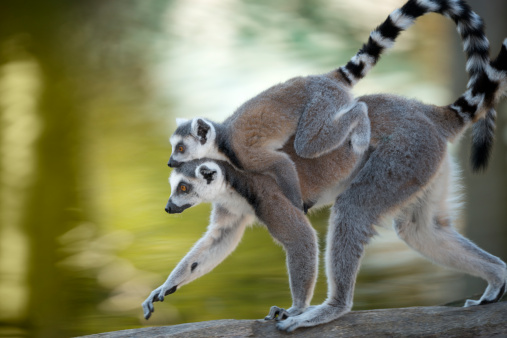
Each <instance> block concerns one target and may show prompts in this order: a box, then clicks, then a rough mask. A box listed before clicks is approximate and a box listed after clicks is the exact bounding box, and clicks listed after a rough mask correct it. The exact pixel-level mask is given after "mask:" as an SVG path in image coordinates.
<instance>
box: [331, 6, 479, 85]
mask: <svg viewBox="0 0 507 338" xmlns="http://www.w3.org/2000/svg"><path fill="white" fill-rule="evenodd" d="M430 12H433V13H439V14H442V15H445V16H447V17H449V18H451V19H452V20H454V22H455V23H456V25H457V29H458V32H459V33H460V35H461V38H462V40H463V46H464V51H465V54H466V57H467V65H466V70H467V71H468V73H469V74H470V82H469V86H470V85H472V84H473V82H475V81H476V79H477V77H478V74H481V73H482V72H483V71H484V68H485V65H486V64H487V63H488V62H489V41H488V39H487V38H486V36H485V34H484V24H483V22H482V19H481V18H480V17H479V16H478V15H477V14H476V13H475V12H473V11H472V10H471V8H470V6H469V5H468V4H466V3H465V2H464V1H462V0H409V1H407V3H405V5H403V6H402V7H401V8H398V9H396V10H395V11H393V12H392V13H391V14H389V16H388V17H387V19H386V20H385V21H384V22H383V23H382V24H381V25H380V26H378V27H377V28H376V29H375V30H373V31H372V32H371V33H370V37H369V39H368V42H367V43H366V44H364V45H363V47H362V48H361V49H360V50H359V51H358V52H357V54H356V55H354V57H353V58H352V59H350V61H349V62H348V63H347V64H346V65H345V66H342V67H340V68H339V69H338V71H339V72H340V73H341V75H342V76H343V77H344V78H345V80H346V81H347V82H348V83H349V85H351V86H353V85H354V84H356V83H357V81H359V80H360V79H362V78H363V77H364V76H366V74H367V73H368V71H369V70H370V69H371V68H372V67H373V66H374V65H375V64H376V63H377V61H378V60H379V58H380V55H381V53H382V52H383V51H384V50H385V49H387V48H390V47H392V46H393V45H394V41H395V39H396V38H397V37H398V35H399V34H400V33H401V32H402V31H403V30H405V29H407V28H409V27H410V26H412V24H413V23H414V21H415V19H417V18H418V17H420V16H422V15H424V14H426V13H430Z"/></svg>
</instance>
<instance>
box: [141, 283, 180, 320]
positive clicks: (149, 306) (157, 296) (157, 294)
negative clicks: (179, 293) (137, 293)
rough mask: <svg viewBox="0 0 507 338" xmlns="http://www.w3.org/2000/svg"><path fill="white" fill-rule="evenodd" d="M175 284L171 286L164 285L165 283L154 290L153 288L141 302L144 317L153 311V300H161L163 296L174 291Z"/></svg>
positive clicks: (146, 317) (148, 316)
mask: <svg viewBox="0 0 507 338" xmlns="http://www.w3.org/2000/svg"><path fill="white" fill-rule="evenodd" d="M176 289H177V286H176V285H174V286H172V287H168V286H166V284H162V285H161V286H159V287H158V288H156V289H155V290H153V291H152V292H151V293H150V295H149V296H148V298H146V300H145V301H144V302H143V312H144V318H145V319H149V318H150V317H151V314H152V313H153V312H155V307H154V306H153V303H154V302H163V301H164V296H167V295H170V294H171V293H174V292H176Z"/></svg>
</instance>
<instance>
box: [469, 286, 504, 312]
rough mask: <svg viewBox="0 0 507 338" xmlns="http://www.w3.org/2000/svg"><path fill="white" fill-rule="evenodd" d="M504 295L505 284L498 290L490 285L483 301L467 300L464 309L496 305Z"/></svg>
mask: <svg viewBox="0 0 507 338" xmlns="http://www.w3.org/2000/svg"><path fill="white" fill-rule="evenodd" d="M504 293H505V283H504V284H503V285H502V286H501V287H496V288H495V287H493V286H491V285H488V287H487V288H486V291H484V294H483V295H482V297H481V299H479V300H473V299H467V300H466V302H465V305H464V307H470V306H476V305H485V304H491V303H496V302H498V301H499V300H500V299H501V298H502V296H503V295H504Z"/></svg>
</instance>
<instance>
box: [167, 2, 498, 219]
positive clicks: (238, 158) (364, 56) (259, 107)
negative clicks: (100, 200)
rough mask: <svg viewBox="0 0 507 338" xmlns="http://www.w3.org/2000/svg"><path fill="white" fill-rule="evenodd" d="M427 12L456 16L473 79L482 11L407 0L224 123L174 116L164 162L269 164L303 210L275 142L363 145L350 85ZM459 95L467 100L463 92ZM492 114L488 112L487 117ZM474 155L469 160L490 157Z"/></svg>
mask: <svg viewBox="0 0 507 338" xmlns="http://www.w3.org/2000/svg"><path fill="white" fill-rule="evenodd" d="M428 12H437V13H441V14H444V15H446V16H448V17H450V18H452V19H453V20H454V21H455V22H456V24H457V28H458V31H459V33H460V35H461V37H462V38H463V42H464V49H465V52H466V55H467V57H468V62H467V70H468V71H469V73H470V76H471V79H470V81H471V82H475V81H476V78H477V74H478V73H479V72H481V71H482V70H483V64H484V63H486V62H487V60H488V48H489V43H488V41H487V39H486V38H485V36H484V32H483V24H482V20H481V19H480V17H479V16H478V15H477V14H475V13H474V12H473V11H472V10H471V9H470V7H469V6H468V5H467V4H465V3H464V2H463V1H461V0H409V1H408V2H407V3H406V4H405V5H404V6H403V7H401V8H399V9H397V10H395V11H394V12H392V13H391V14H390V15H389V17H388V18H387V19H386V20H385V21H384V22H383V23H382V24H381V25H380V26H379V27H378V28H377V29H375V30H374V31H373V32H372V33H371V34H370V37H369V40H368V42H367V43H366V44H365V45H364V46H363V48H361V49H360V50H359V52H358V53H357V54H356V55H355V56H354V57H353V58H352V59H351V60H350V61H349V62H348V63H347V64H346V65H345V66H342V67H340V68H338V69H337V70H335V71H332V72H330V73H327V74H324V75H316V76H308V77H297V78H293V79H291V80H288V81H287V82H285V83H282V84H278V85H275V86H273V87H271V88H269V89H267V90H266V91H264V92H262V93H260V94H259V95H257V96H255V97H254V98H252V99H250V100H249V101H247V102H246V103H244V104H243V105H242V106H240V107H239V108H238V109H237V110H236V112H235V113H234V114H233V115H232V116H230V117H229V118H227V119H226V120H225V121H224V122H223V123H216V122H211V121H208V120H205V119H203V118H194V119H192V120H182V119H178V120H177V123H178V128H177V129H176V131H175V133H174V134H173V135H172V137H171V139H170V141H171V144H172V147H173V153H172V155H171V158H170V160H169V166H171V167H176V166H178V165H179V164H180V163H181V162H185V161H188V160H191V159H195V158H202V157H210V158H216V159H225V160H227V161H229V162H231V163H232V164H233V165H235V166H236V167H237V168H239V169H243V170H246V171H249V172H267V173H269V174H271V175H272V176H273V177H274V178H275V179H276V182H277V183H278V185H279V186H280V188H281V189H282V191H283V192H284V194H285V196H287V198H288V199H289V200H290V201H291V202H292V203H293V204H294V205H295V206H297V207H300V208H301V207H302V208H304V209H305V210H306V208H307V207H308V206H309V205H308V201H302V199H301V191H300V189H299V182H298V177H297V172H296V170H295V166H294V163H293V161H291V159H290V158H289V157H288V156H287V155H286V154H285V153H283V152H281V151H280V148H281V147H282V146H283V145H284V144H285V143H286V142H287V140H288V139H289V138H290V137H291V136H293V135H295V138H294V149H295V150H296V153H297V154H298V155H299V156H301V157H304V158H314V157H317V156H320V155H323V154H325V153H328V152H329V151H331V150H333V149H335V148H337V147H339V146H340V145H341V144H343V142H344V140H345V139H350V142H351V144H352V147H353V149H354V150H355V151H356V152H357V153H358V154H360V153H362V152H363V151H364V150H365V149H366V148H367V146H368V141H369V137H370V124H369V121H368V116H367V107H366V105H365V104H364V103H363V102H358V101H357V100H354V98H353V96H352V94H351V92H350V90H351V88H352V86H353V85H354V84H355V83H356V82H357V81H358V80H359V79H361V78H362V77H364V76H365V74H366V73H367V72H368V70H369V69H370V68H371V67H372V66H373V65H375V63H376V62H377V60H378V59H379V57H380V54H381V53H382V52H383V50H384V49H386V48H389V47H391V46H392V45H393V44H394V40H395V38H396V37H397V36H398V34H399V33H400V32H401V31H402V30H404V29H406V28H408V27H410V25H412V23H413V22H414V20H415V19H416V18H417V17H419V16H421V15H423V14H426V13H428ZM462 101H463V103H464V104H469V102H468V101H467V98H466V97H463V100H462ZM492 113H494V111H492ZM494 116H495V115H494V114H490V115H488V117H489V118H490V120H491V118H492V117H493V118H494ZM490 125H493V126H494V119H493V124H491V123H483V124H479V125H478V126H482V128H476V129H475V130H478V131H479V132H478V133H476V135H477V136H479V137H476V138H475V140H476V141H475V144H480V145H486V148H487V145H488V144H489V143H488V142H487V141H488V140H491V139H492V136H491V135H492V134H488V133H487V131H488V130H490V129H488V128H487V127H488V126H490ZM349 134H351V135H352V136H351V137H350V138H349ZM483 135H486V136H485V137H484V136H483ZM488 135H489V136H490V137H487V136H488ZM483 148H484V147H477V146H476V147H475V148H474V149H480V150H481V151H475V152H474V154H477V153H479V154H482V153H484V152H483V151H482V149H483ZM474 158H475V159H476V162H477V163H476V165H475V166H474V167H480V166H481V165H482V164H483V163H485V162H486V160H487V157H477V156H476V157H474ZM303 202H304V203H303Z"/></svg>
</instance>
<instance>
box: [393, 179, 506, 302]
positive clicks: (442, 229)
mask: <svg viewBox="0 0 507 338" xmlns="http://www.w3.org/2000/svg"><path fill="white" fill-rule="evenodd" d="M446 174H447V172H446V171H444V172H442V173H441V174H440V176H439V177H437V178H436V180H435V181H434V182H433V183H432V185H431V186H430V187H429V189H427V190H426V191H425V194H424V195H422V196H421V197H420V198H419V199H418V200H417V201H416V202H415V203H414V204H412V205H411V206H410V207H409V208H407V209H405V210H404V211H403V213H402V214H401V215H400V216H399V217H398V219H397V220H396V222H395V229H396V232H397V234H398V236H399V237H400V238H401V239H402V240H404V241H405V242H406V243H407V244H408V245H409V246H410V247H412V248H413V249H414V250H416V251H418V252H419V253H421V254H422V255H423V256H425V257H427V258H428V259H430V260H431V261H433V262H435V263H437V264H440V265H443V266H446V267H450V268H453V269H456V270H458V271H462V272H465V273H468V274H470V275H473V276H477V277H480V278H482V279H484V280H486V281H487V282H488V287H487V288H486V290H485V292H484V294H483V295H482V297H481V298H480V299H479V300H467V301H466V303H465V306H472V305H481V304H488V303H493V302H497V301H498V300H500V298H501V297H502V296H503V294H504V292H505V283H506V265H505V263H504V262H503V261H502V260H500V259H499V258H498V257H495V256H493V255H491V254H489V253H487V252H486V251H484V250H482V249H480V248H479V247H478V246H477V245H475V244H474V243H472V242H471V241H469V240H468V239H466V238H465V237H463V236H461V235H460V234H459V233H458V232H456V230H455V229H454V228H453V226H452V217H451V216H450V212H449V210H448V209H447V204H446V199H447V198H448V196H447V193H446V189H445V185H446V182H445V181H446V177H445V176H446ZM443 187H444V188H443Z"/></svg>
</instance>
